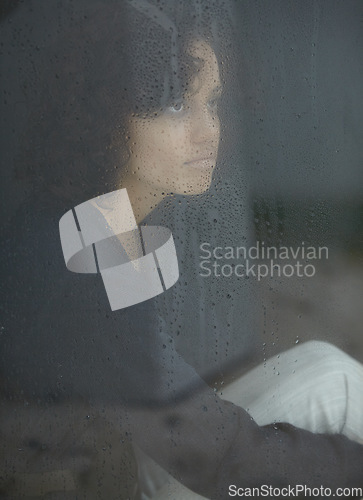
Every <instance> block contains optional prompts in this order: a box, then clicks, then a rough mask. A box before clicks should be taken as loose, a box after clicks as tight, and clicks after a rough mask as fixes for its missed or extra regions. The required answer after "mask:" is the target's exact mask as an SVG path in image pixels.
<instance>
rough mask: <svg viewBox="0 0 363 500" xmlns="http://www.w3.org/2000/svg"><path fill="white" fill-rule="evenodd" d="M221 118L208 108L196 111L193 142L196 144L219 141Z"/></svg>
mask: <svg viewBox="0 0 363 500" xmlns="http://www.w3.org/2000/svg"><path fill="white" fill-rule="evenodd" d="M219 131H220V125H219V118H218V115H217V113H216V112H214V111H213V110H211V109H210V108H209V107H208V106H203V107H202V108H200V109H198V110H196V113H195V115H194V117H193V122H192V131H191V133H192V140H193V142H195V143H201V142H212V141H218V140H219Z"/></svg>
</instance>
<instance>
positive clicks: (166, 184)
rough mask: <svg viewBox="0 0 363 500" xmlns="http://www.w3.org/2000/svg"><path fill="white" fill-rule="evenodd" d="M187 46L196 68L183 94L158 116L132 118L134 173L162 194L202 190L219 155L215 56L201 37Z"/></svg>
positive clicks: (219, 87) (207, 185) (131, 143)
mask: <svg viewBox="0 0 363 500" xmlns="http://www.w3.org/2000/svg"><path fill="white" fill-rule="evenodd" d="M188 52H189V54H190V55H191V56H192V57H193V59H195V60H196V63H197V67H198V70H197V71H196V74H195V76H194V77H193V78H192V81H191V83H190V86H189V88H188V90H187V92H186V94H185V95H184V97H183V99H182V100H180V101H178V102H176V103H175V105H173V106H170V107H169V108H167V109H166V110H164V111H163V113H162V114H161V115H158V116H156V117H155V118H133V119H132V120H131V122H130V149H131V160H130V164H129V168H130V170H131V171H132V175H136V176H137V180H138V182H142V183H146V184H147V185H148V186H149V187H150V188H151V189H155V190H156V191H158V192H159V193H163V194H167V193H170V192H172V193H176V194H187V195H188V194H190V195H191V194H199V193H203V192H204V191H206V190H207V189H208V188H209V186H210V183H211V179H212V173H213V169H214V167H215V164H216V160H217V154H218V145H219V137H220V123H219V119H218V113H217V104H218V99H219V97H220V93H221V82H220V77H219V69H218V63H217V59H216V56H215V53H214V51H213V50H212V48H211V47H210V46H209V45H208V44H207V43H206V42H203V41H195V42H193V43H192V44H191V45H190V46H189V49H188ZM130 173H131V172H130Z"/></svg>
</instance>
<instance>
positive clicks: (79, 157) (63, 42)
mask: <svg viewBox="0 0 363 500" xmlns="http://www.w3.org/2000/svg"><path fill="white" fill-rule="evenodd" d="M130 9H131V10H130V11H129V12H128V13H127V15H128V18H127V21H128V22H127V23H125V20H124V19H123V18H122V17H121V14H122V15H125V11H124V10H123V9H121V8H120V7H119V6H118V5H117V4H115V5H113V4H112V3H107V4H102V3H101V4H100V5H98V4H97V3H95V4H94V5H92V6H91V7H88V8H87V17H86V16H83V17H82V16H79V18H77V19H78V21H77V22H75V21H73V22H74V23H75V26H74V27H73V28H71V30H70V31H68V30H67V31H66V32H65V34H66V36H65V37H64V38H61V39H60V40H56V43H55V44H54V47H53V48H52V51H51V53H52V57H50V56H48V57H47V58H46V64H45V65H44V68H45V70H46V73H47V74H46V77H45V83H46V86H45V89H44V91H43V92H38V96H39V98H40V99H39V107H38V109H37V112H36V113H35V114H34V115H33V116H32V127H33V128H35V130H36V133H35V134H34V136H33V134H32V137H33V140H32V141H30V140H29V139H27V141H26V142H27V145H29V148H28V150H26V151H25V153H26V154H25V155H24V157H23V158H19V162H20V164H23V165H27V167H28V170H29V172H27V173H26V174H27V178H28V179H31V185H32V188H33V193H34V196H33V197H32V199H31V203H28V204H26V205H25V206H24V207H23V208H22V209H21V210H19V211H18V213H17V214H16V216H15V217H14V218H13V220H12V224H11V227H12V228H13V227H16V228H17V231H16V234H15V235H14V234H12V232H13V231H11V232H9V234H10V237H9V238H8V242H9V244H10V246H9V245H6V246H5V248H4V251H3V252H4V253H3V257H4V258H3V261H4V262H6V264H7V267H8V272H7V282H6V283H7V284H8V290H9V292H8V294H7V295H6V296H5V312H6V317H7V323H6V325H5V334H4V335H3V341H2V344H3V346H2V353H3V354H2V368H1V371H2V378H3V393H4V396H5V397H4V401H5V403H4V408H5V409H6V411H7V415H8V416H9V423H8V426H9V432H8V433H7V435H8V436H10V435H11V432H14V423H13V422H11V419H14V415H15V416H16V417H17V419H15V424H16V425H18V429H19V430H18V433H17V436H16V437H15V438H14V437H11V436H10V437H9V439H8V440H7V441H6V442H7V443H8V455H9V456H10V457H11V460H12V461H13V463H12V467H9V465H8V463H7V464H6V467H5V471H6V472H5V478H6V481H5V483H4V486H3V489H4V491H5V494H12V495H13V496H15V495H16V494H18V495H20V496H24V495H27V494H28V495H32V496H36V495H38V496H40V497H41V496H42V495H46V494H47V493H54V494H56V493H57V492H58V494H60V495H61V497H62V498H66V495H68V497H69V498H119V497H120V495H121V496H122V498H127V497H129V496H131V497H132V496H134V497H135V498H137V495H139V494H140V484H141V485H142V488H141V489H142V490H143V493H144V494H145V493H146V490H147V488H149V491H148V494H150V496H151V495H152V496H154V497H157V495H159V497H160V498H162V495H164V494H165V485H164V484H163V481H165V477H163V476H162V475H161V473H160V471H158V476H157V480H160V484H159V485H156V484H153V485H151V486H150V485H145V482H146V481H145V478H146V477H151V475H152V474H151V473H150V471H151V468H152V466H151V465H149V464H148V463H146V462H147V459H146V458H145V456H144V455H142V453H144V454H146V455H147V456H148V457H151V458H152V459H153V460H154V461H155V462H157V463H158V464H159V465H160V466H161V467H162V468H163V469H164V470H165V471H167V472H168V473H170V474H172V476H173V477H175V478H176V479H177V480H178V481H179V483H180V484H182V485H183V487H181V486H179V484H177V485H174V486H173V487H175V491H177V489H178V488H184V487H187V488H189V489H190V490H192V491H194V492H196V493H197V494H200V495H202V496H204V497H207V498H226V497H228V488H229V485H231V484H235V485H237V486H241V487H254V486H261V485H262V484H268V485H272V486H276V487H283V486H286V485H288V484H306V485H308V486H310V487H319V486H320V485H324V486H326V487H330V488H332V489H333V488H337V487H345V486H360V485H361V477H362V475H361V473H362V465H361V464H362V462H363V461H362V453H363V452H362V447H361V446H360V445H358V444H357V443H355V442H353V441H351V440H350V439H348V438H347V437H345V436H343V435H339V434H331V435H329V434H313V433H311V432H309V431H307V430H302V429H297V428H295V427H293V425H290V424H291V423H295V421H294V419H297V416H298V415H299V414H300V413H301V411H300V409H301V406H303V407H304V406H306V404H311V405H314V404H316V401H320V397H321V394H322V392H324V391H325V392H327V391H326V384H327V381H325V382H324V386H322V387H321V389H322V390H321V391H318V392H317V393H316V394H314V396H313V398H311V397H310V394H308V393H307V391H306V390H304V391H302V393H301V394H298V395H297V399H296V398H295V397H293V396H294V395H296V390H294V391H292V390H291V387H290V389H289V388H288V387H286V391H289V392H287V396H291V397H290V399H289V398H288V401H287V402H286V409H287V411H286V412H285V413H284V414H283V416H286V419H290V418H291V420H290V423H273V422H274V420H275V419H277V418H278V419H279V421H280V422H284V421H285V420H284V419H282V420H281V418H279V415H276V414H275V413H274V411H275V410H274V409H273V408H272V406H271V405H272V403H271V401H272V400H273V399H276V398H274V396H275V395H276V394H277V392H278V387H279V386H280V384H277V387H276V386H275V387H273V384H271V385H270V386H266V385H264V384H260V385H263V387H262V388H261V387H256V386H254V381H258V380H259V377H257V376H256V372H254V373H251V374H250V375H247V378H245V379H242V380H240V381H238V387H233V386H231V388H230V389H228V390H227V398H228V397H229V398H230V399H233V400H235V401H236V402H237V403H239V405H240V406H237V405H234V404H233V403H230V402H227V401H225V400H223V399H220V398H218V396H217V395H216V393H215V391H214V390H212V389H210V388H209V386H208V385H207V384H206V383H205V382H204V380H202V379H201V378H200V377H199V375H198V374H197V372H196V370H195V369H194V368H193V367H192V366H190V364H188V363H187V362H186V361H184V359H183V358H182V357H181V356H180V355H179V354H178V352H177V350H176V349H175V346H174V343H173V341H172V339H171V337H170V336H169V335H168V328H167V321H169V318H164V317H162V315H161V314H160V312H159V311H158V310H157V309H156V308H155V304H154V303H153V301H147V302H143V303H141V304H138V305H135V306H132V307H130V308H126V309H121V310H118V311H114V312H112V313H111V312H110V309H109V305H108V302H107V297H106V296H105V293H104V290H103V288H102V286H100V282H99V281H97V280H96V279H95V278H94V276H92V275H76V274H71V273H68V272H67V271H66V269H65V266H64V262H63V256H62V251H61V248H60V243H59V237H58V226H57V224H58V220H59V218H60V217H61V216H62V215H63V213H64V212H65V211H66V210H69V209H71V208H72V207H74V206H75V205H77V204H79V203H81V202H83V201H86V200H88V199H89V198H94V197H95V196H97V195H99V194H103V193H107V192H109V191H112V190H114V189H120V188H126V189H127V192H128V194H129V197H130V201H131V205H132V208H133V211H134V214H135V217H136V221H137V223H139V224H150V223H152V224H155V222H161V223H163V221H165V208H168V203H171V202H170V200H171V201H172V200H173V197H174V196H175V194H177V195H183V196H185V195H200V194H202V193H205V192H206V191H207V190H208V188H209V187H210V184H211V181H212V174H213V170H214V168H215V164H216V159H217V154H218V147H219V141H220V123H219V118H218V113H217V110H218V107H217V102H218V97H219V95H220V93H221V81H222V78H221V75H220V65H219V64H218V60H217V56H216V53H217V47H218V45H217V44H216V43H215V40H213V38H212V37H211V33H209V32H208V30H206V33H203V32H202V27H203V24H202V25H199V26H198V23H197V25H196V27H197V30H196V31H197V35H198V36H196V34H195V33H193V31H192V30H190V31H188V30H185V31H183V30H179V29H178V28H177V26H176V24H175V23H173V22H171V21H170V18H169V17H168V16H166V15H165V12H163V11H162V10H160V9H159V8H157V7H156V6H155V5H151V4H149V3H147V2H132V5H131V7H130ZM133 9H135V10H133ZM126 10H127V9H126ZM81 12H82V9H81ZM204 15H207V14H204ZM80 19H81V20H80ZM120 19H122V26H123V27H125V24H126V26H127V29H125V30H124V31H123V32H122V33H120V22H121V21H120ZM78 23H79V24H78ZM206 24H207V26H208V23H206ZM212 31H213V30H212ZM78 33H81V37H79V35H78ZM133 33H134V35H132V34H133ZM145 33H146V34H147V35H148V36H145ZM132 36H134V37H135V38H136V39H135V38H134V39H133V38H132ZM130 40H133V42H134V43H130ZM155 54H158V56H159V57H158V58H157V59H155ZM121 58H122V59H121ZM125 60H126V61H129V66H125V64H124V61H125ZM60 61H61V62H60ZM120 61H122V64H121V63H120ZM53 65H54V66H53ZM146 70H147V71H146ZM125 73H126V74H127V75H128V78H127V80H126V81H128V84H125V86H124V85H120V81H122V76H123V75H124V74H125ZM39 165H42V169H39ZM99 210H100V213H101V215H102V216H103V217H104V219H105V223H107V222H108V220H107V219H108V214H109V207H107V206H102V204H101V205H100V206H99ZM163 212H164V213H163ZM165 225H167V224H165ZM14 248H15V249H16V250H15V251H14ZM167 293H169V292H165V295H166V294H167ZM19 310H21V314H19ZM171 316H172V313H171ZM320 347H321V350H322V351H323V353H324V354H325V355H324V363H323V364H321V363H320V361H319V363H320V364H319V363H318V362H315V361H314V360H311V353H312V352H316V351H317V349H316V345H314V346H311V345H310V346H309V345H307V344H306V345H305V347H304V348H303V349H300V350H298V351H297V352H295V353H294V354H293V355H291V354H289V353H288V354H287V355H285V356H282V358H281V366H282V369H281V372H282V371H283V369H284V367H285V369H286V371H287V372H289V370H290V367H289V363H290V362H291V359H292V358H294V359H295V358H299V359H301V361H300V362H299V369H298V370H297V371H298V372H299V379H297V380H296V382H294V383H293V384H292V386H293V387H295V388H296V385H298V383H299V381H301V380H302V379H304V378H306V371H309V370H311V368H312V366H314V365H315V366H317V368H318V370H317V376H319V377H320V376H321V374H323V375H324V377H327V379H328V381H330V382H331V383H332V384H333V385H334V386H335V385H336V383H335V381H336V380H337V379H339V381H340V380H344V382H345V381H347V382H348V386H349V391H348V392H350V391H351V390H356V387H359V377H361V372H362V370H361V367H358V368H357V364H354V363H351V362H350V361H349V360H348V359H347V358H346V357H345V356H344V355H343V354H342V353H340V352H339V351H337V350H336V349H334V348H332V347H329V346H327V345H325V344H323V345H322V346H320ZM299 353H300V354H299ZM319 359H320V356H319ZM307 360H308V361H309V362H308V363H306V364H305V362H306V361H307ZM327 360H328V361H327ZM273 362H274V360H272V362H271V363H272V364H273ZM336 363H340V365H341V367H340V368H339V369H338V370H336V369H334V370H332V369H331V366H330V364H336ZM256 370H260V371H261V368H259V367H257V368H256ZM281 378H282V377H281ZM287 378H288V377H287V375H286V378H285V380H286V379H287ZM314 380H315V381H316V379H314ZM257 385H258V384H257ZM344 387H346V386H345V385H344ZM344 390H345V389H344V388H343V390H342V392H341V396H339V398H340V399H341V400H342V402H339V404H336V405H334V408H335V409H336V411H335V412H333V414H332V413H331V412H330V409H331V408H332V407H333V405H332V403H331V401H329V400H327V401H326V403H325V404H324V411H320V412H315V410H314V411H313V409H312V411H310V412H308V414H307V417H306V419H305V422H302V425H301V426H302V427H306V428H307V429H310V430H314V431H316V432H326V433H329V432H333V433H336V429H335V428H334V427H333V424H332V422H333V421H334V419H335V417H336V416H338V421H339V423H338V427H340V428H339V430H341V429H343V432H344V433H346V434H347V435H348V437H349V438H352V439H356V440H358V439H362V434H360V435H358V434H357V432H356V429H357V427H359V422H358V424H357V422H356V421H357V418H356V415H357V414H358V416H359V415H360V413H359V412H360V408H361V406H360V407H359V405H357V406H358V409H357V411H356V408H355V407H354V406H355V402H354V401H353V408H351V407H350V403H351V399H349V404H347V393H346V391H345V392H344ZM256 393H258V394H259V396H260V397H257V398H256V397H255V396H256ZM225 396H226V394H225ZM238 398H239V399H238ZM266 399H268V404H266ZM282 399H283V398H282ZM280 401H281V400H280ZM242 406H244V407H247V408H251V413H252V412H255V418H256V420H257V423H258V424H259V425H257V424H256V423H255V422H253V421H252V419H251V418H250V416H249V414H248V413H247V412H246V411H245V410H243V409H242ZM279 406H280V403H279V402H278V403H277V407H279ZM20 408H21V410H20ZM264 411H265V412H266V414H263V413H264ZM312 414H313V415H322V418H321V419H318V421H319V422H321V425H322V427H319V426H318V427H317V428H313V425H312V422H309V421H306V420H309V416H311V415H312ZM252 415H254V413H252ZM348 416H349V418H347V417H348ZM314 418H315V417H314ZM6 422H7V420H6ZM347 422H349V425H347ZM319 425H320V423H319ZM130 436H131V438H130ZM130 440H131V442H132V443H133V444H134V445H135V446H137V451H136V452H135V453H137V455H138V458H139V476H140V477H139V480H136V461H135V459H134V455H133V453H132V451H131V449H130V445H129V443H130ZM122 441H126V442H125V443H122V445H121V444H120V443H121V442H122ZM14 444H16V447H14ZM139 449H141V450H142V453H141V452H140V451H139ZM14 450H15V451H14ZM19 450H21V451H19ZM24 457H25V458H24ZM13 470H15V473H14V472H13ZM140 471H144V475H142V474H141V472H140ZM153 477H154V478H155V474H154V475H153ZM163 488H164V490H163ZM158 489H159V492H158V491H157V490H158ZM173 494H174V493H170V496H171V495H173ZM175 494H176V493H175ZM177 494H178V495H179V497H180V498H184V499H185V498H188V497H187V495H189V494H191V495H193V494H192V493H190V492H188V491H187V490H185V489H183V490H182V491H179V493H177ZM167 495H169V492H167Z"/></svg>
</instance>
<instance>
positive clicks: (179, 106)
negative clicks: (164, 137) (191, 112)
mask: <svg viewBox="0 0 363 500" xmlns="http://www.w3.org/2000/svg"><path fill="white" fill-rule="evenodd" d="M184 109H185V106H184V103H183V101H179V102H175V103H174V104H172V105H171V106H169V110H170V111H172V112H173V113H180V112H181V111H184Z"/></svg>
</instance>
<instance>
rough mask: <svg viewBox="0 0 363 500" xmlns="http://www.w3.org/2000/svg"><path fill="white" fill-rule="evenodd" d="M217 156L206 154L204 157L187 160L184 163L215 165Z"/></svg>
mask: <svg viewBox="0 0 363 500" xmlns="http://www.w3.org/2000/svg"><path fill="white" fill-rule="evenodd" d="M215 162H216V158H215V157H213V156H205V157H202V158H195V159H194V160H191V161H186V162H185V163H184V165H191V166H201V167H202V166H206V167H207V166H211V165H215Z"/></svg>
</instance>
